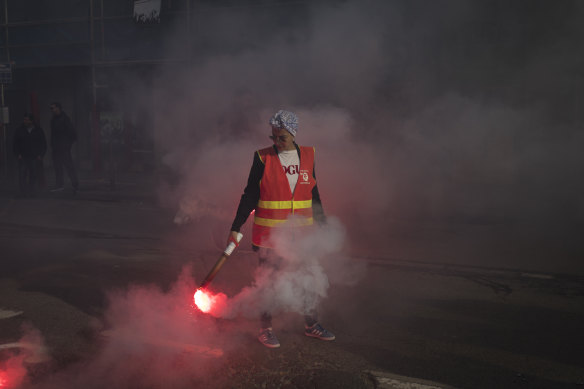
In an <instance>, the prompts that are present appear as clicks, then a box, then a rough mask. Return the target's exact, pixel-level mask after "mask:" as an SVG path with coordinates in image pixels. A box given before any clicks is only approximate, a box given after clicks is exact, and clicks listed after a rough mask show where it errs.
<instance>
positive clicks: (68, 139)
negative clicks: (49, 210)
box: [50, 102, 79, 192]
mask: <svg viewBox="0 0 584 389" xmlns="http://www.w3.org/2000/svg"><path fill="white" fill-rule="evenodd" d="M50 107H51V111H52V112H53V117H52V118H51V149H52V152H53V166H54V167H55V180H56V186H55V188H54V189H52V190H51V191H52V192H59V191H62V190H64V189H65V181H64V179H63V168H65V170H66V171H67V175H68V176H69V179H70V180H71V185H72V186H73V191H77V188H78V187H79V181H78V180H77V173H76V171H75V166H74V165H73V158H72V157H71V147H72V146H73V143H75V141H76V140H77V133H76V131H75V128H74V127H73V123H72V122H71V119H69V116H67V114H66V113H65V112H63V110H62V108H61V104H60V103H56V102H55V103H51V105H50Z"/></svg>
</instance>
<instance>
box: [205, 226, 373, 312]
mask: <svg viewBox="0 0 584 389" xmlns="http://www.w3.org/2000/svg"><path fill="white" fill-rule="evenodd" d="M294 222H295V219H294V218H291V219H290V220H289V221H288V222H287V223H288V224H293V223H294ZM293 229H294V227H286V226H282V227H281V228H278V230H276V232H275V233H274V234H273V235H274V236H273V238H272V240H273V244H274V249H273V252H271V253H270V254H269V255H268V256H267V261H266V263H265V264H263V265H262V266H259V267H258V268H257V269H256V271H255V274H254V279H253V281H252V284H251V286H248V287H244V288H243V289H242V290H241V291H240V292H239V293H237V294H236V295H235V296H233V297H232V298H230V299H228V298H227V297H226V296H225V295H224V294H219V295H218V296H216V300H215V304H216V306H215V307H214V309H212V310H211V311H210V313H211V314H212V315H214V316H216V317H222V318H228V319H232V318H235V317H237V316H243V317H245V318H248V319H255V320H257V318H259V317H260V315H261V314H262V313H264V312H269V313H271V314H273V315H275V314H278V313H284V312H295V313H298V314H301V315H305V314H310V313H313V312H316V311H318V305H319V303H320V302H321V301H322V299H324V298H325V297H326V296H327V292H328V289H329V287H330V286H331V283H332V284H334V285H337V286H338V285H355V284H356V283H357V282H358V281H359V280H360V278H361V277H362V275H363V274H364V270H365V267H364V265H363V264H362V263H358V262H353V261H351V260H350V259H349V258H348V257H347V256H346V254H343V248H344V242H345V229H344V228H343V227H342V225H341V223H340V222H339V221H338V220H337V219H335V218H329V219H328V221H327V224H326V225H323V226H315V227H314V228H312V229H311V230H310V232H305V233H304V234H303V233H302V232H299V231H293ZM292 235H294V238H291V236H292Z"/></svg>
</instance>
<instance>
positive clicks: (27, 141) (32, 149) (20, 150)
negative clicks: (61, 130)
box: [12, 125, 47, 159]
mask: <svg viewBox="0 0 584 389" xmlns="http://www.w3.org/2000/svg"><path fill="white" fill-rule="evenodd" d="M12 150H13V151H14V155H15V156H17V157H18V156H20V157H22V158H24V159H35V158H38V157H41V158H42V157H43V156H44V155H45V153H46V151H47V141H46V139H45V132H44V131H43V129H42V128H40V127H38V126H33V127H32V128H31V130H30V131H29V130H28V128H26V127H25V126H24V125H21V126H20V127H18V128H17V129H16V131H15V132H14V141H13V145H12Z"/></svg>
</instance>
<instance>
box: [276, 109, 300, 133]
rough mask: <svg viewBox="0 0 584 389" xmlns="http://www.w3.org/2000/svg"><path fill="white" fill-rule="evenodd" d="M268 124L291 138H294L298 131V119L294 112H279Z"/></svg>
mask: <svg viewBox="0 0 584 389" xmlns="http://www.w3.org/2000/svg"><path fill="white" fill-rule="evenodd" d="M270 124H271V125H272V127H274V128H281V129H282V130H286V131H288V132H289V133H290V134H292V136H296V130H298V117H297V116H296V114H295V113H294V112H290V111H284V110H279V111H278V112H277V113H276V114H275V115H274V116H272V118H271V119H270Z"/></svg>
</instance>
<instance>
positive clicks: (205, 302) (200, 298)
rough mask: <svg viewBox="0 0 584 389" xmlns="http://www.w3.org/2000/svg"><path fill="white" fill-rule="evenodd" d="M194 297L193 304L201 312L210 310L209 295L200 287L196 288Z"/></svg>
mask: <svg viewBox="0 0 584 389" xmlns="http://www.w3.org/2000/svg"><path fill="white" fill-rule="evenodd" d="M194 298H195V305H196V306H197V308H199V309H200V310H201V312H209V311H210V310H211V297H210V296H209V295H208V294H207V293H206V292H204V291H203V290H202V289H197V291H196V292H195V296H194Z"/></svg>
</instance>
